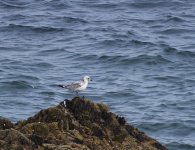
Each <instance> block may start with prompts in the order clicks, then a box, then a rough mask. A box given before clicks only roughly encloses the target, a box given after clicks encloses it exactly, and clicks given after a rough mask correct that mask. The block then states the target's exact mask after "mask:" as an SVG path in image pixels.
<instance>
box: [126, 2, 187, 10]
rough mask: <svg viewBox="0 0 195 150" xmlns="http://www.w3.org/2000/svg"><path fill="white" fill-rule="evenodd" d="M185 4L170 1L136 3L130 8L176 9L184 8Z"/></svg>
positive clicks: (130, 4) (131, 4) (132, 3)
mask: <svg viewBox="0 0 195 150" xmlns="http://www.w3.org/2000/svg"><path fill="white" fill-rule="evenodd" d="M183 5H184V3H183V2H179V1H177V2H176V1H169V2H166V1H147V2H145V1H143V2H142V1H140V2H138V1H136V2H131V3H129V4H128V6H130V7H133V8H143V9H146V8H155V7H158V8H162V7H175V6H183Z"/></svg>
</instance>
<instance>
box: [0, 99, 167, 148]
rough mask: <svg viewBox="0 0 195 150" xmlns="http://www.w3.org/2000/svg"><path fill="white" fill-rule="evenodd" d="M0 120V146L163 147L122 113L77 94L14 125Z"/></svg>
mask: <svg viewBox="0 0 195 150" xmlns="http://www.w3.org/2000/svg"><path fill="white" fill-rule="evenodd" d="M0 122H3V123H4V124H6V125H5V126H4V125H2V124H1V126H0V147H2V149H3V150H4V149H5V150H6V149H21V150H22V149H33V150H43V149H46V150H54V149H55V150H102V149H107V150H167V149H166V148H165V147H164V146H163V145H161V144H160V143H159V142H157V141H156V140H154V139H152V138H150V137H148V136H147V135H146V134H144V133H143V132H141V131H139V130H138V129H136V128H134V127H133V126H131V125H130V124H127V123H126V121H125V119H124V118H123V117H120V116H117V115H116V114H114V113H111V112H109V108H108V107H107V106H106V105H104V104H96V103H93V102H92V101H90V100H83V98H79V97H75V98H74V99H72V100H66V101H64V102H61V103H60V104H59V105H58V106H56V107H51V108H48V109H44V110H41V111H40V112H38V113H37V114H36V115H34V116H32V117H30V118H28V119H27V120H23V121H19V122H18V123H16V124H15V125H14V124H12V123H11V122H10V121H8V120H2V119H1V120H0ZM12 128H14V129H12Z"/></svg>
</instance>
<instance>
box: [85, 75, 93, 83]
mask: <svg viewBox="0 0 195 150" xmlns="http://www.w3.org/2000/svg"><path fill="white" fill-rule="evenodd" d="M83 80H84V81H88V82H89V81H92V79H91V77H90V76H84V77H83Z"/></svg>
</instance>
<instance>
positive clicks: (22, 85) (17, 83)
mask: <svg viewBox="0 0 195 150" xmlns="http://www.w3.org/2000/svg"><path fill="white" fill-rule="evenodd" d="M1 83H2V86H3V87H4V88H8V89H9V88H14V89H27V88H34V86H33V85H31V84H30V83H29V82H28V81H25V80H13V81H5V82H1Z"/></svg>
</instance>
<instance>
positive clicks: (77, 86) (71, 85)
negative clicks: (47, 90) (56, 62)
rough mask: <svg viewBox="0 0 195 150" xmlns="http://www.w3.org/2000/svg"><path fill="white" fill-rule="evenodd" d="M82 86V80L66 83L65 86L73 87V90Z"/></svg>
mask: <svg viewBox="0 0 195 150" xmlns="http://www.w3.org/2000/svg"><path fill="white" fill-rule="evenodd" d="M81 86H82V83H81V82H74V83H71V84H68V85H65V86H64V88H67V89H71V90H75V89H77V88H79V87H81Z"/></svg>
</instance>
